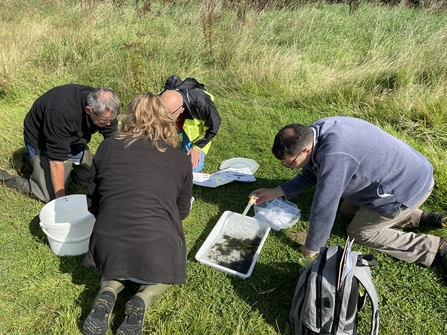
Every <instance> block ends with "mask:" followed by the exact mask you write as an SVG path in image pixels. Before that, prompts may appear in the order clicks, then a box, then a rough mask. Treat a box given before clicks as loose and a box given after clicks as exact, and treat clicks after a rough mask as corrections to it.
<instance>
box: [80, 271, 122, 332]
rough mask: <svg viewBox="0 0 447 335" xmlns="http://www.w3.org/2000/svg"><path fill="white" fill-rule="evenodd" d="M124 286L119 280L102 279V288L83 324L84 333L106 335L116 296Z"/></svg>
mask: <svg viewBox="0 0 447 335" xmlns="http://www.w3.org/2000/svg"><path fill="white" fill-rule="evenodd" d="M123 288H124V285H123V284H122V283H121V282H120V281H118V280H108V279H105V278H102V279H101V288H100V289H99V292H98V295H97V296H96V299H95V301H94V302H93V307H92V309H91V311H90V313H89V315H88V316H87V318H86V319H85V321H84V325H83V326H82V333H83V334H84V335H106V333H107V329H108V328H109V323H110V317H111V316H112V311H113V307H114V306H115V302H116V297H117V295H118V293H119V292H121V290H122V289H123Z"/></svg>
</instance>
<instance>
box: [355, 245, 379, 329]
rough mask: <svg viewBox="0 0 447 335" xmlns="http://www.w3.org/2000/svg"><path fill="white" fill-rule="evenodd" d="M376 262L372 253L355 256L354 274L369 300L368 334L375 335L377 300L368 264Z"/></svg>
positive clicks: (377, 310) (377, 312)
mask: <svg viewBox="0 0 447 335" xmlns="http://www.w3.org/2000/svg"><path fill="white" fill-rule="evenodd" d="M376 264H377V260H376V259H375V258H374V257H373V256H372V255H362V254H359V255H358V258H357V266H356V268H355V273H354V276H355V277H356V278H357V279H358V281H359V282H360V283H361V284H362V286H363V287H364V288H365V290H366V293H367V296H368V297H369V300H370V301H371V305H372V306H371V307H372V314H371V330H370V335H377V334H378V333H379V301H378V298H377V292H376V289H375V287H374V284H373V282H372V280H371V271H370V269H369V267H370V266H374V265H376Z"/></svg>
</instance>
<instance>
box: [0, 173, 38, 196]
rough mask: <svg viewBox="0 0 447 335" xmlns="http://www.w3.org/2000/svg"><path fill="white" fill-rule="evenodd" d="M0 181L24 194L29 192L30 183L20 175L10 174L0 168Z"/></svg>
mask: <svg viewBox="0 0 447 335" xmlns="http://www.w3.org/2000/svg"><path fill="white" fill-rule="evenodd" d="M0 181H2V182H3V183H4V184H5V185H6V186H7V187H11V188H16V189H18V190H20V191H21V192H23V193H25V194H29V193H30V192H31V191H30V184H29V182H28V180H27V179H25V178H22V177H20V176H12V175H10V174H9V173H8V172H6V171H5V170H1V169H0Z"/></svg>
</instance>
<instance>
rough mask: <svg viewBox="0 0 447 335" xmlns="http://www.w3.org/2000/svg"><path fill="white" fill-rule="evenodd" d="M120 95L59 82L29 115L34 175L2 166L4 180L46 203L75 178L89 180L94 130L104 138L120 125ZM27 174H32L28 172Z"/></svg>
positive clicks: (28, 160) (28, 162)
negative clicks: (118, 118) (9, 171)
mask: <svg viewBox="0 0 447 335" xmlns="http://www.w3.org/2000/svg"><path fill="white" fill-rule="evenodd" d="M119 110H120V100H119V98H118V96H117V95H116V93H115V92H113V91H112V90H110V89H106V88H97V89H95V88H93V87H90V86H85V85H77V84H68V85H62V86H57V87H54V88H52V89H50V90H49V91H47V92H46V93H44V94H43V95H42V96H40V97H39V98H38V99H37V100H36V101H35V102H34V103H33V105H32V107H31V109H30V110H29V112H28V113H27V114H26V116H25V120H24V122H23V125H24V131H23V135H24V142H25V146H26V155H25V157H24V158H25V159H24V161H25V166H24V167H23V168H22V173H26V172H29V173H30V174H31V176H30V177H29V180H27V179H25V178H23V177H20V176H13V175H10V174H9V173H7V172H6V171H4V170H0V181H3V182H4V184H5V185H6V186H8V187H14V188H17V189H19V190H21V191H22V192H24V193H30V194H32V195H34V196H35V197H36V198H37V199H39V200H41V201H42V202H45V203H46V202H48V201H50V200H53V199H55V198H59V197H62V196H65V194H66V189H67V186H68V184H69V183H70V181H74V182H75V183H78V184H83V185H85V184H86V183H87V176H88V173H89V170H90V165H91V162H92V155H91V153H90V150H89V149H88V145H87V144H88V143H89V142H90V139H91V137H92V134H94V133H96V132H99V133H100V134H101V135H102V136H103V137H104V138H107V137H110V136H113V134H114V133H115V131H116V129H117V125H118V121H117V119H116V118H117V116H118V113H119ZM26 174H27V173H26Z"/></svg>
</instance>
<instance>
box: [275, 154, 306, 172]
mask: <svg viewBox="0 0 447 335" xmlns="http://www.w3.org/2000/svg"><path fill="white" fill-rule="evenodd" d="M303 152H304V150H303V151H301V152H300V153H299V154H298V155H296V156H295V158H294V159H293V161H291V162H290V163H289V164H286V163H285V162H282V161H281V163H282V165H284V166H285V167H286V168H288V169H289V168H290V167H291V166H292V165H293V163H295V161H296V159H297V158H298V157H299V155H301V154H302V153H303Z"/></svg>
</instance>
